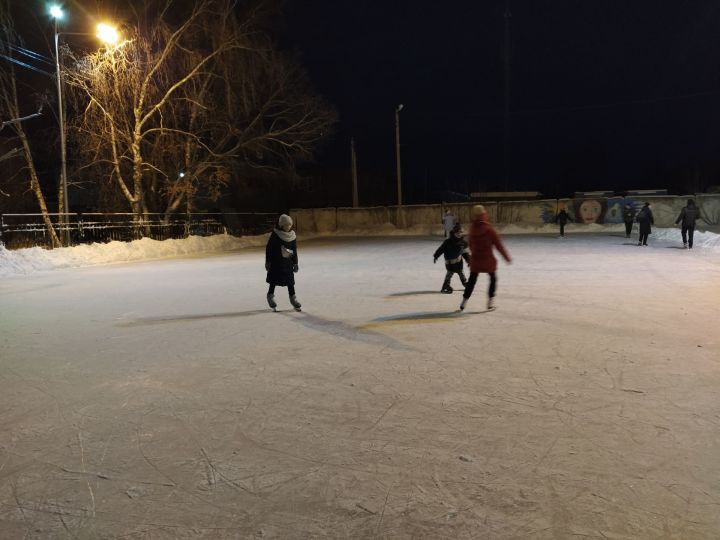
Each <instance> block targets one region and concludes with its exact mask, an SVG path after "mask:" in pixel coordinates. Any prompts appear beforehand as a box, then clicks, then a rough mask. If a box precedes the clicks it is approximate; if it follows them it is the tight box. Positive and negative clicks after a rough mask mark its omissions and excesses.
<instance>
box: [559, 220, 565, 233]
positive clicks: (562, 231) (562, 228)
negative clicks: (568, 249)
mask: <svg viewBox="0 0 720 540" xmlns="http://www.w3.org/2000/svg"><path fill="white" fill-rule="evenodd" d="M560 236H565V224H564V223H561V224H560Z"/></svg>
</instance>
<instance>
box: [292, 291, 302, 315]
mask: <svg viewBox="0 0 720 540" xmlns="http://www.w3.org/2000/svg"><path fill="white" fill-rule="evenodd" d="M290 303H291V304H292V307H294V308H295V311H302V310H301V309H300V308H302V304H300V302H298V300H297V297H296V296H295V295H294V294H293V295H292V296H291V297H290Z"/></svg>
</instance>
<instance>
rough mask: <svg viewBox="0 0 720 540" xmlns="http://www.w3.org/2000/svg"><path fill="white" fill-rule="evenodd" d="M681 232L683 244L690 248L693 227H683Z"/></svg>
mask: <svg viewBox="0 0 720 540" xmlns="http://www.w3.org/2000/svg"><path fill="white" fill-rule="evenodd" d="M681 232H682V237H683V244H687V245H688V246H689V247H692V245H693V236H695V225H683V226H682V230H681Z"/></svg>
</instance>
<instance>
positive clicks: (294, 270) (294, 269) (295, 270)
mask: <svg viewBox="0 0 720 540" xmlns="http://www.w3.org/2000/svg"><path fill="white" fill-rule="evenodd" d="M298 270H300V267H299V266H298V265H297V264H293V272H297V271H298Z"/></svg>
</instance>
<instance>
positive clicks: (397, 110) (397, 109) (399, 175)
mask: <svg viewBox="0 0 720 540" xmlns="http://www.w3.org/2000/svg"><path fill="white" fill-rule="evenodd" d="M402 110H403V104H402V103H401V104H400V105H398V106H397V107H395V159H396V161H397V204H398V206H402V173H401V171H400V111H402Z"/></svg>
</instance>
